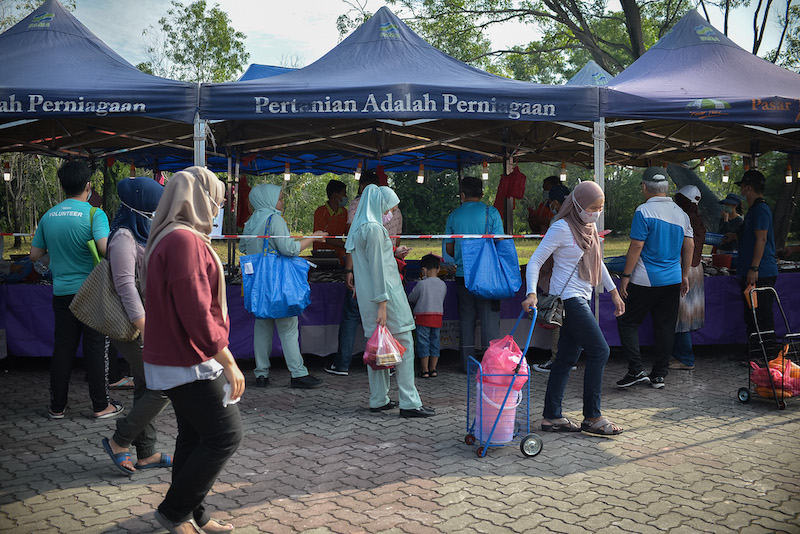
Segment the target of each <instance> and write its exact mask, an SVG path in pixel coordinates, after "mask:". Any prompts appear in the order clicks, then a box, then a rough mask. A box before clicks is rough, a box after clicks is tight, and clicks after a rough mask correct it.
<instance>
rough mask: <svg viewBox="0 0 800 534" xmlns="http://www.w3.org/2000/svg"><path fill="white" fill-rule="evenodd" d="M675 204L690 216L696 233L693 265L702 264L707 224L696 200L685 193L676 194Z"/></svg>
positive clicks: (693, 231)
mask: <svg viewBox="0 0 800 534" xmlns="http://www.w3.org/2000/svg"><path fill="white" fill-rule="evenodd" d="M674 200H675V204H677V205H678V207H680V208H681V209H682V210H683V211H684V212H686V215H688V216H689V223H690V224H691V225H692V233H694V254H692V267H697V266H698V265H700V260H701V259H702V257H703V245H704V244H705V242H706V225H705V224H703V219H702V218H701V217H700V210H699V208H698V206H697V204H695V203H694V202H692V201H691V200H689V199H688V198H686V197H685V196H684V195H683V194H681V193H678V194H677V195H675V198H674Z"/></svg>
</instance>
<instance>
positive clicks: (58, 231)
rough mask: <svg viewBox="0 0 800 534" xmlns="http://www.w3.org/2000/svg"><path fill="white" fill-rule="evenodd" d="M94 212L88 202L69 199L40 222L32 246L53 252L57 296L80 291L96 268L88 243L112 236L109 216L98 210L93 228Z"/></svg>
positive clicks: (50, 210) (95, 213)
mask: <svg viewBox="0 0 800 534" xmlns="http://www.w3.org/2000/svg"><path fill="white" fill-rule="evenodd" d="M91 209H92V206H91V205H90V204H89V203H88V202H81V201H80V200H76V199H74V198H68V199H67V200H65V201H64V202H61V203H60V204H56V205H55V206H53V207H52V208H50V209H49V210H48V211H47V213H45V214H44V216H43V217H42V219H41V221H39V227H38V228H37V229H36V235H35V236H34V237H33V242H32V243H31V245H32V246H34V247H36V248H42V249H47V251H48V252H49V253H50V271H52V273H53V295H55V296H62V295H74V294H75V293H77V292H78V289H80V287H81V284H83V281H84V280H86V277H87V276H89V273H90V272H92V269H93V268H94V261H93V260H92V253H91V252H89V247H87V246H86V242H87V241H89V240H90V239H95V240H98V239H103V238H104V237H108V231H109V228H108V217H107V216H106V214H105V212H103V210H101V209H97V210H95V212H94V221H93V225H92V226H93V228H90V226H89V210H91Z"/></svg>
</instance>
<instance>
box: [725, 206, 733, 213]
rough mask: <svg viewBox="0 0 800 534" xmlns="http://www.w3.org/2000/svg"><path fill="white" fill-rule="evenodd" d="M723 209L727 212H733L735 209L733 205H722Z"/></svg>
mask: <svg viewBox="0 0 800 534" xmlns="http://www.w3.org/2000/svg"><path fill="white" fill-rule="evenodd" d="M722 211H724V212H725V213H731V212H732V211H733V206H722Z"/></svg>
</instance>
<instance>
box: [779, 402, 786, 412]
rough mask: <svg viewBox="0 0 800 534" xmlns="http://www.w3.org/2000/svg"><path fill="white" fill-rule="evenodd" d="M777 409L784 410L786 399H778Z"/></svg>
mask: <svg viewBox="0 0 800 534" xmlns="http://www.w3.org/2000/svg"><path fill="white" fill-rule="evenodd" d="M778 409H779V410H785V409H786V401H782V400H781V401H778Z"/></svg>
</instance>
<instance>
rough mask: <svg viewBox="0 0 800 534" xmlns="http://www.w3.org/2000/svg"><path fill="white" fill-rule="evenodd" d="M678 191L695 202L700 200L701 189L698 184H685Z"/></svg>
mask: <svg viewBox="0 0 800 534" xmlns="http://www.w3.org/2000/svg"><path fill="white" fill-rule="evenodd" d="M678 193H680V194H681V195H683V196H685V197H686V198H688V199H689V200H691V201H692V203H693V204H698V203H699V202H700V189H698V187H697V186H696V185H684V186H683V187H681V188H680V189H678Z"/></svg>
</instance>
